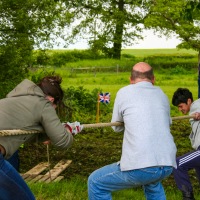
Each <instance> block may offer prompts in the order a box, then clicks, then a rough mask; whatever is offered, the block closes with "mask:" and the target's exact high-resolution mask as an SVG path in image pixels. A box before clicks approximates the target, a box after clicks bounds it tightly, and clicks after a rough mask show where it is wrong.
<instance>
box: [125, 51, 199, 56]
mask: <svg viewBox="0 0 200 200" xmlns="http://www.w3.org/2000/svg"><path fill="white" fill-rule="evenodd" d="M122 54H131V55H134V56H136V57H145V56H151V55H156V54H157V55H162V54H165V55H172V54H173V55H174V54H180V55H182V54H191V55H197V54H198V52H197V51H194V50H192V49H190V50H187V49H123V50H122Z"/></svg>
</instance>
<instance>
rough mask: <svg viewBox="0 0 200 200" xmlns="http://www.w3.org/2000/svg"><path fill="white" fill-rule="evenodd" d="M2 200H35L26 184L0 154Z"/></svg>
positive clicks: (0, 190) (0, 196) (0, 195)
mask: <svg viewBox="0 0 200 200" xmlns="http://www.w3.org/2000/svg"><path fill="white" fill-rule="evenodd" d="M0 199H1V200H13V199H17V200H18V199H19V200H35V197H34V195H33V193H32V192H31V190H30V189H29V187H28V185H27V184H26V182H25V181H24V180H23V178H22V177H21V176H20V174H19V173H18V172H17V171H16V170H15V168H14V167H13V166H12V165H11V164H10V163H9V162H8V161H6V160H4V158H3V155H2V154H1V153H0Z"/></svg>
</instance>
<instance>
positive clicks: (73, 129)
mask: <svg viewBox="0 0 200 200" xmlns="http://www.w3.org/2000/svg"><path fill="white" fill-rule="evenodd" d="M63 125H64V126H65V128H66V129H67V130H68V131H69V132H70V133H71V134H72V135H76V134H77V133H80V132H81V131H82V130H83V125H81V124H80V122H77V121H76V122H73V123H70V122H67V123H63Z"/></svg>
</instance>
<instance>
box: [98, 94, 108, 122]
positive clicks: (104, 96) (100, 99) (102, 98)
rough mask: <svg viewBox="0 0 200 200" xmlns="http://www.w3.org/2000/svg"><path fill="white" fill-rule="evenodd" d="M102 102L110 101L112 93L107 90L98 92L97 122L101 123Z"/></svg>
mask: <svg viewBox="0 0 200 200" xmlns="http://www.w3.org/2000/svg"><path fill="white" fill-rule="evenodd" d="M100 102H101V103H106V104H108V103H110V93H109V92H105V93H99V92H98V98H97V115H96V123H99V111H100Z"/></svg>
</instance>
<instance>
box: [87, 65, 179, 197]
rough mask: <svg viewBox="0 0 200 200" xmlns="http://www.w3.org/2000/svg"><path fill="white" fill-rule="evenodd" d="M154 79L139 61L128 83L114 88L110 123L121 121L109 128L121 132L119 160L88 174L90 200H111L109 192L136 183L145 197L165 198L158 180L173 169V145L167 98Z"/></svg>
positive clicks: (129, 186) (132, 185) (149, 70)
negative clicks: (121, 143) (122, 124)
mask: <svg viewBox="0 0 200 200" xmlns="http://www.w3.org/2000/svg"><path fill="white" fill-rule="evenodd" d="M154 82H155V78H154V74H153V69H152V68H151V66H150V65H149V64H147V63H144V62H140V63H137V64H136V65H134V66H133V69H132V72H131V77H130V83H131V84H130V85H128V86H126V87H123V88H121V89H120V90H119V91H118V93H117V95H116V99H115V103H114V109H113V115H112V122H123V123H124V126H116V127H113V130H114V131H115V132H121V131H123V132H124V138H123V145H122V155H121V159H120V162H118V163H113V164H111V165H107V166H104V167H102V168H100V169H97V170H96V171H94V172H93V173H92V174H91V175H90V176H89V178H88V195H89V199H90V200H111V199H112V192H113V191H117V190H122V189H127V188H133V187H138V186H143V187H144V193H145V196H146V199H147V200H150V199H151V200H158V199H159V200H165V199H166V196H165V192H164V188H163V186H162V183H161V181H162V180H163V179H164V178H166V177H167V176H169V175H170V174H171V172H172V169H173V167H175V168H176V159H175V158H176V146H175V144H174V140H173V137H172V135H171V133H170V124H171V118H170V105H169V101H168V98H167V96H166V95H165V94H164V93H163V91H162V90H161V89H160V88H159V87H155V86H154Z"/></svg>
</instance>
